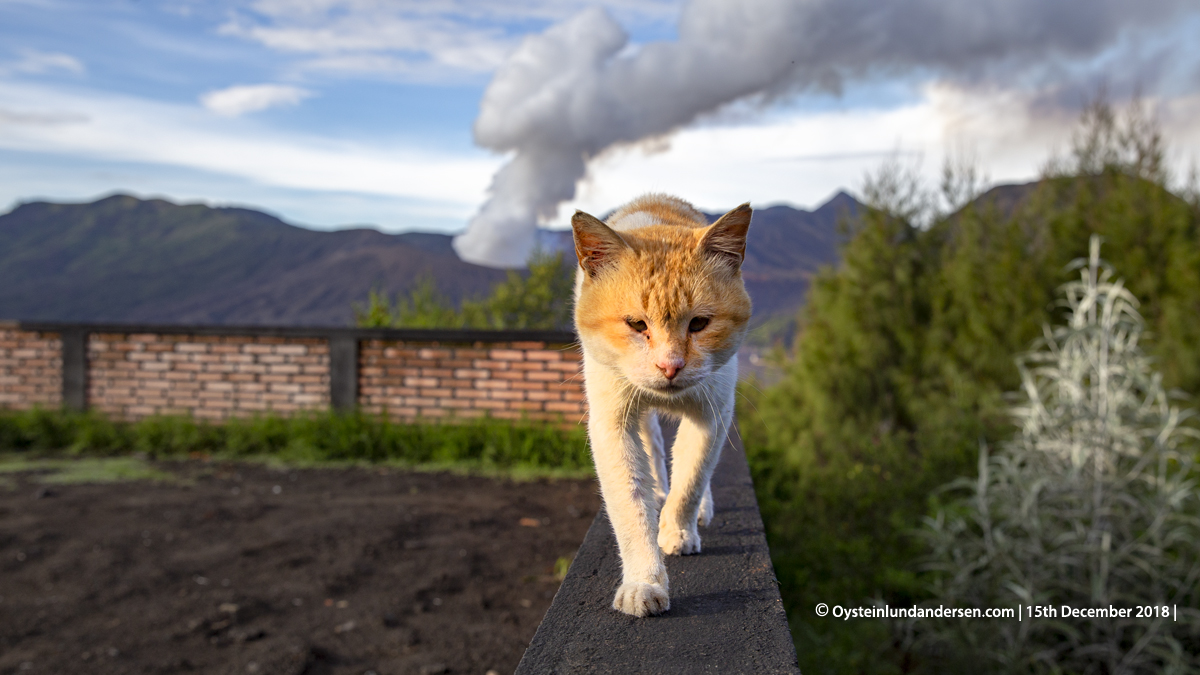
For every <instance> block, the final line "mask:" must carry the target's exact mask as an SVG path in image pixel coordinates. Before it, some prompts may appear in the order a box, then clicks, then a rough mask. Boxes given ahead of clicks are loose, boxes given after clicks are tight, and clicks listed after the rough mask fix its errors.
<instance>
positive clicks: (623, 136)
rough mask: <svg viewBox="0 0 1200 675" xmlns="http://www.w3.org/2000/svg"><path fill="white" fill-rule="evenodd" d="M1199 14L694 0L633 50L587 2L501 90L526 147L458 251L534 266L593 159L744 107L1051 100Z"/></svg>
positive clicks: (938, 2)
mask: <svg viewBox="0 0 1200 675" xmlns="http://www.w3.org/2000/svg"><path fill="white" fill-rule="evenodd" d="M1188 12H1192V13H1195V4H1194V0H1140V1H1139V2H1130V1H1129V0H1090V1H1089V2H1079V1H1077V0H976V1H975V2H969V3H968V2H962V0H889V1H888V2H879V0H691V2H688V4H687V5H686V6H685V7H684V9H683V11H682V14H681V16H680V21H679V31H678V33H679V39H678V40H676V41H675V42H656V43H651V44H647V45H644V46H641V47H640V48H631V49H626V47H627V46H628V43H629V38H628V36H627V35H626V34H625V31H624V30H622V29H621V27H620V26H619V25H618V24H617V23H616V22H615V21H614V20H613V19H612V17H611V16H609V14H608V13H607V12H605V11H604V10H603V9H599V8H593V9H588V10H585V11H584V12H582V13H580V14H578V15H576V16H575V17H574V18H571V19H569V20H567V21H565V22H563V23H561V24H557V25H555V26H552V27H551V28H549V29H548V30H547V31H546V32H545V33H542V34H541V35H535V36H531V37H529V38H527V39H526V40H525V41H524V42H523V43H522V44H521V46H520V47H518V48H517V49H516V51H514V52H513V54H512V56H510V57H509V59H508V61H507V62H506V63H505V64H504V65H503V66H501V68H500V69H499V70H498V71H497V72H496V75H495V77H494V78H493V80H492V82H491V83H490V84H489V85H488V88H487V91H486V92H485V93H484V96H483V101H482V102H481V105H480V111H479V117H478V119H476V120H475V128H474V132H475V140H476V142H477V143H478V144H479V145H481V146H483V147H485V148H489V149H492V150H496V151H498V152H502V153H515V154H514V156H513V159H512V160H511V161H510V162H509V163H508V164H506V165H505V166H504V167H503V168H501V169H500V171H499V172H498V173H497V174H496V176H495V177H494V178H493V180H492V185H491V197H490V198H489V199H488V201H487V202H486V203H485V204H484V205H483V207H482V208H481V209H480V211H479V213H478V214H477V215H476V216H475V217H474V218H472V219H471V222H470V224H469V225H468V227H467V231H466V232H465V233H464V234H462V235H459V236H458V237H456V238H455V240H454V248H455V250H456V251H458V254H459V256H460V257H462V259H464V260H467V261H470V262H474V263H480V264H485V265H492V266H501V267H518V266H521V265H523V264H524V263H525V261H526V259H527V258H528V256H529V254H530V253H531V252H532V250H533V247H534V239H535V237H536V228H537V224H538V221H539V219H548V218H552V217H554V215H555V213H556V211H557V208H558V205H559V204H561V203H562V202H564V201H568V200H570V199H571V198H573V197H574V196H575V186H576V183H577V182H578V181H579V180H580V179H581V178H583V177H584V175H585V174H586V172H587V162H588V160H589V159H590V158H592V157H595V156H596V155H597V154H598V153H600V152H601V151H603V150H604V149H605V148H608V147H611V146H613V145H618V144H622V143H634V142H637V141H640V140H643V139H648V138H653V137H656V136H662V135H664V134H668V133H670V132H672V131H674V130H675V129H678V128H680V127H682V126H684V125H686V124H689V123H690V122H692V121H694V120H695V119H696V118H697V117H698V116H700V115H702V114H705V113H708V112H712V111H714V110H716V109H718V108H719V107H720V106H722V105H724V104H726V103H729V102H732V101H738V100H746V99H751V100H756V101H758V102H763V103H766V102H770V101H772V100H773V99H775V98H777V97H780V96H785V95H788V94H791V93H794V92H797V91H801V90H805V89H813V88H818V89H823V90H826V91H830V92H834V93H836V92H838V91H840V89H841V86H842V83H843V81H845V80H846V79H847V78H851V79H853V78H862V77H867V76H881V75H882V76H903V75H905V74H911V73H914V72H921V73H925V74H926V75H927V77H936V78H938V79H940V80H941V81H949V82H952V83H955V84H959V85H968V86H969V85H986V86H991V87H1001V88H1015V89H1024V90H1026V92H1027V94H1023V95H1027V96H1028V97H1029V98H1033V97H1034V96H1035V95H1036V96H1040V97H1042V98H1044V99H1048V100H1052V99H1053V98H1054V96H1055V93H1056V92H1058V93H1059V94H1061V93H1062V92H1063V90H1064V88H1065V87H1068V86H1070V85H1071V84H1072V82H1071V81H1069V80H1068V79H1066V78H1074V80H1075V82H1074V83H1075V84H1077V83H1078V80H1079V79H1080V77H1081V76H1080V69H1078V68H1076V69H1072V68H1064V67H1063V66H1067V65H1075V66H1078V65H1083V66H1085V70H1086V69H1087V68H1086V66H1087V65H1088V64H1087V63H1086V61H1087V60H1088V59H1093V58H1094V57H1096V56H1097V55H1099V54H1101V53H1103V52H1105V50H1109V49H1110V48H1112V49H1122V48H1123V47H1121V44H1125V45H1126V47H1125V48H1127V51H1129V52H1130V58H1129V60H1133V61H1136V60H1137V59H1135V58H1134V57H1136V56H1137V53H1138V50H1137V48H1136V44H1137V41H1136V40H1131V41H1126V42H1125V43H1121V38H1123V37H1126V36H1127V35H1128V34H1129V33H1130V32H1131V31H1136V30H1144V29H1147V28H1150V29H1153V28H1156V27H1157V28H1159V29H1160V30H1161V29H1162V27H1164V26H1168V25H1169V24H1170V23H1171V22H1173V21H1177V20H1178V19H1179V18H1180V16H1181V15H1183V14H1186V13H1188ZM1129 44H1133V45H1135V46H1133V47H1130V46H1129ZM1071 62H1074V63H1071ZM1093 70H1094V68H1093ZM1134 70H1138V71H1139V72H1134V73H1133V75H1132V77H1134V78H1138V81H1137V82H1136V83H1135V84H1140V85H1142V86H1146V85H1150V84H1154V83H1153V81H1152V80H1153V79H1154V78H1155V77H1156V75H1155V74H1154V72H1153V71H1152V68H1147V69H1145V70H1139V69H1138V68H1136V67H1135V68H1134ZM1083 79H1085V80H1086V79H1087V78H1086V77H1083ZM1030 82H1035V83H1036V86H1035V87H1033V90H1031V89H1030V84H1029V83H1030ZM1082 102H1083V101H1082V100H1080V101H1075V102H1074V104H1075V105H1078V104H1080V103H1082ZM713 161H714V162H716V161H720V158H719V157H717V158H713ZM781 196H783V195H781ZM614 206H616V205H615V204H614Z"/></svg>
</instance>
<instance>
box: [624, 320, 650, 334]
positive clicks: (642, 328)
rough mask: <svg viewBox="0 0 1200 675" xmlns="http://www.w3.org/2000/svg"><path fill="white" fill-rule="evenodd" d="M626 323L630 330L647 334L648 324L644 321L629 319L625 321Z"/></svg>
mask: <svg viewBox="0 0 1200 675" xmlns="http://www.w3.org/2000/svg"><path fill="white" fill-rule="evenodd" d="M625 323H626V324H628V325H629V327H630V328H632V329H634V330H636V331H637V332H639V333H645V332H646V328H647V326H646V322H645V321H642V320H641V319H634V318H629V319H625Z"/></svg>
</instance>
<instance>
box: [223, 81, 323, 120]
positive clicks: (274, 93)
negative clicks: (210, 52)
mask: <svg viewBox="0 0 1200 675" xmlns="http://www.w3.org/2000/svg"><path fill="white" fill-rule="evenodd" d="M312 95H313V94H312V92H311V91H308V90H307V89H301V88H300V87H293V86H291V85H287V84H251V85H238V86H234V87H229V88H226V89H218V90H216V91H210V92H208V93H206V94H204V95H203V96H201V97H200V103H202V104H203V105H204V107H205V108H208V109H209V110H211V111H212V112H214V113H216V114H218V115H223V116H225V117H238V116H241V115H244V114H246V113H249V112H258V111H259V110H266V109H267V108H273V107H275V106H280V105H296V104H297V103H299V102H300V101H303V100H304V99H306V98H308V97H310V96H312Z"/></svg>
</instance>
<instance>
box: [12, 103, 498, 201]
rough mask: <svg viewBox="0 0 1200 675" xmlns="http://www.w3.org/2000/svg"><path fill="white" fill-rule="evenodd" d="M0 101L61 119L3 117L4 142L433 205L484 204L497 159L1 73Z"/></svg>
mask: <svg viewBox="0 0 1200 675" xmlns="http://www.w3.org/2000/svg"><path fill="white" fill-rule="evenodd" d="M31 101H36V102H37V103H36V107H35V106H31V105H30V103H29V102H31ZM0 109H3V110H6V111H8V112H9V113H10V114H14V115H24V116H27V117H29V118H30V119H42V118H45V119H53V120H56V121H59V122H60V123H58V124H54V125H45V124H42V125H33V124H21V125H7V124H0V149H7V150H14V151H23V152H34V153H43V154H51V155H54V154H58V155H62V156H75V157H81V158H86V159H89V160H107V161H114V162H136V163H144V164H157V165H166V166H172V167H183V168H188V169H194V170H200V171H205V172H210V173H213V174H218V175H223V176H231V177H237V178H240V179H242V180H245V181H248V182H252V183H258V184H261V185H268V186H275V187H283V188H290V189H298V190H311V191H314V192H317V193H321V192H344V193H350V194H364V195H384V196H390V197H400V198H405V199H412V200H417V201H420V202H423V203H426V204H429V205H432V206H435V207H436V206H437V205H439V204H441V205H443V206H445V207H447V208H460V207H461V206H462V205H474V204H478V203H479V202H480V201H482V199H483V197H484V194H485V190H486V187H487V184H488V180H489V178H490V176H491V173H492V172H493V171H494V170H495V168H496V167H497V166H498V165H499V160H497V159H494V158H491V157H488V156H486V155H484V154H483V153H482V152H479V153H475V154H470V155H465V156H464V155H454V154H441V153H436V152H426V151H417V150H414V149H412V148H409V147H404V146H388V145H386V144H376V143H372V144H370V145H368V144H365V143H354V142H348V141H334V140H330V139H325V138H321V137H315V136H310V135H303V134H287V133H279V132H273V131H271V130H269V129H266V128H264V127H262V126H260V125H257V124H255V123H254V122H252V121H250V120H247V119H223V118H214V117H212V116H210V115H208V114H207V113H205V112H204V111H202V110H199V109H197V108H195V107H192V106H185V105H177V104H168V103H159V102H154V101H149V100H145V99H138V98H133V97H128V96H120V95H113V94H104V93H97V92H94V91H88V90H64V89H55V88H50V87H43V86H38V85H32V84H23V83H17V82H4V81H0ZM114 187H120V186H114ZM439 208H440V207H439ZM346 220H347V221H349V222H353V221H355V220H357V219H356V218H353V217H347V219H346Z"/></svg>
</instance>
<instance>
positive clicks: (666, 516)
mask: <svg viewBox="0 0 1200 675" xmlns="http://www.w3.org/2000/svg"><path fill="white" fill-rule="evenodd" d="M731 421H732V405H728V406H722V408H721V409H719V410H717V411H716V414H713V412H712V411H711V409H705V410H703V411H696V412H693V413H690V414H685V415H684V416H683V419H681V420H680V422H679V431H678V433H677V434H676V436H675V444H674V445H673V446H672V447H671V457H672V460H671V492H670V494H668V495H667V501H666V504H664V505H663V509H662V513H661V514H660V516H659V523H658V545H659V547H660V548H662V551H663V553H665V554H667V555H690V554H692V553H699V552H700V531H699V529H698V528H697V524H703V525H707V524H708V523H709V521H711V520H712V516H713V504H712V489H711V487H710V483H711V481H712V475H713V471H715V470H716V467H717V462H718V461H719V460H720V458H721V448H722V447H723V446H724V445H725V437H726V433H727V429H728V428H729V423H730V422H731Z"/></svg>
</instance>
